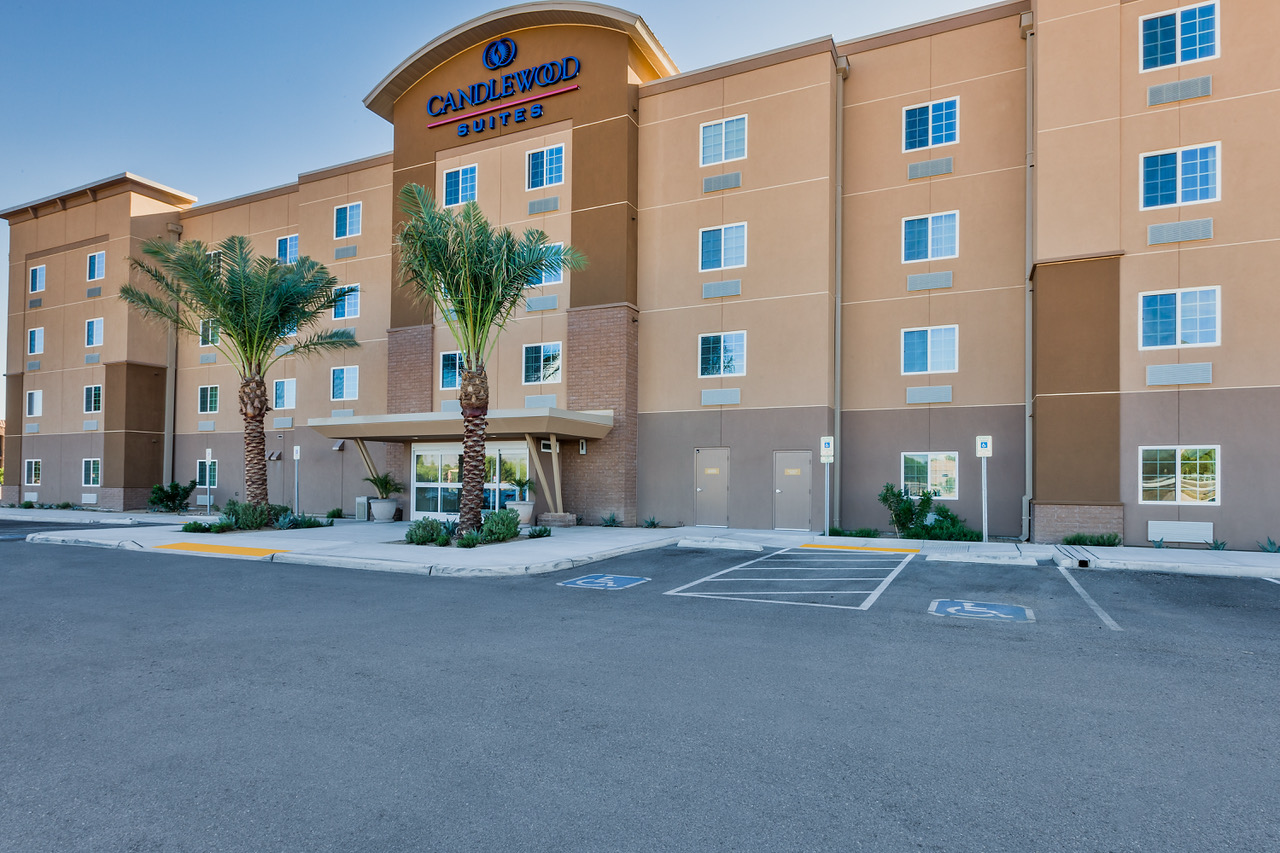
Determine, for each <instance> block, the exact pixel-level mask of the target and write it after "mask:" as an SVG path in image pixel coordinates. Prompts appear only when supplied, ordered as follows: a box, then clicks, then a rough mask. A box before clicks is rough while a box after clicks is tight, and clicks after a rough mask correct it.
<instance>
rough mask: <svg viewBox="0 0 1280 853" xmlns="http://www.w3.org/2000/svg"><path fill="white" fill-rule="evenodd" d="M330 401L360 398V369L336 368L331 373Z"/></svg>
mask: <svg viewBox="0 0 1280 853" xmlns="http://www.w3.org/2000/svg"><path fill="white" fill-rule="evenodd" d="M329 380H330V387H331V391H330V394H329V399H330V400H355V399H358V398H359V397H360V368H359V367H335V368H333V370H331V371H329Z"/></svg>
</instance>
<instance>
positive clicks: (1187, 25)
mask: <svg viewBox="0 0 1280 853" xmlns="http://www.w3.org/2000/svg"><path fill="white" fill-rule="evenodd" d="M1140 20H1141V31H1142V70H1143V71H1150V70H1151V69H1153V68H1165V67H1167V66H1170V65H1184V64H1186V63H1188V62H1199V61H1200V60H1202V59H1213V58H1215V57H1217V55H1218V4H1217V3H1200V4H1197V5H1195V6H1184V7H1182V8H1181V9H1174V10H1172V11H1169V12H1160V13H1158V14H1155V15H1147V16H1145V17H1143V18H1141V19H1140Z"/></svg>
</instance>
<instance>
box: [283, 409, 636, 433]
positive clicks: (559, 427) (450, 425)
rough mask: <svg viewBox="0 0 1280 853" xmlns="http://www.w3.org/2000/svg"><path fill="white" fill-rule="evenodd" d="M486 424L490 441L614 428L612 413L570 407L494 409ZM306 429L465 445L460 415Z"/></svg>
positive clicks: (312, 423)
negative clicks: (578, 409) (455, 442)
mask: <svg viewBox="0 0 1280 853" xmlns="http://www.w3.org/2000/svg"><path fill="white" fill-rule="evenodd" d="M485 420H486V421H487V422H488V424H489V427H488V429H487V430H486V435H487V436H488V437H489V438H524V437H525V436H526V435H557V436H562V437H564V438H604V437H605V436H606V435H608V434H609V430H611V429H613V410H612V409H608V410H605V411H597V412H573V411H569V410H567V409H551V408H547V409H490V410H489V415H488V417H487V418H485ZM307 426H309V427H311V428H312V429H313V430H315V431H316V432H318V433H320V434H321V435H323V436H324V437H325V438H335V439H336V438H345V439H363V440H365V441H461V440H462V413H461V412H413V413H410V414H403V415H359V416H354V417H349V418H308V419H307Z"/></svg>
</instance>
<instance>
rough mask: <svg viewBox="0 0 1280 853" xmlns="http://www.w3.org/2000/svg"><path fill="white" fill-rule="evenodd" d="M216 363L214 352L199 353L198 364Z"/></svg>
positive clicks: (216, 358)
mask: <svg viewBox="0 0 1280 853" xmlns="http://www.w3.org/2000/svg"><path fill="white" fill-rule="evenodd" d="M217 361H218V354H217V353H216V352H202V353H200V363H201V364H216V363H217Z"/></svg>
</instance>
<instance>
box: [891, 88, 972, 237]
mask: <svg viewBox="0 0 1280 853" xmlns="http://www.w3.org/2000/svg"><path fill="white" fill-rule="evenodd" d="M943 101H955V102H956V138H955V139H954V140H952V141H951V142H939V143H938V144H937V145H934V144H933V143H929V144H928V145H921V146H920V147H919V148H908V147H907V110H918V109H920V108H921V107H932V106H933V105H934V104H941V103H942V102H943ZM898 127H899V128H901V131H902V153H903V154H914V153H915V152H917V151H929V150H932V149H934V148H946V147H947V146H949V145H959V144H960V96H959V95H952V96H951V97H949V98H935V99H934V100H932V101H925V102H924V103H922V104H909V105H908V106H905V107H903V108H902V118H901V119H900V121H899V122H898ZM929 138H930V139H932V138H933V110H930V111H929ZM914 218H915V219H919V218H920V217H918V216H917V217H914Z"/></svg>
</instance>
